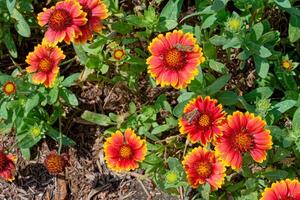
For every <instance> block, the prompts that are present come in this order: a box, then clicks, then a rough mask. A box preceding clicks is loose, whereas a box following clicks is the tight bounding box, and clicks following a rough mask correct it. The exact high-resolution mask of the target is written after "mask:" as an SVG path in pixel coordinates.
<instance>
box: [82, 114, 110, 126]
mask: <svg viewBox="0 0 300 200" xmlns="http://www.w3.org/2000/svg"><path fill="white" fill-rule="evenodd" d="M81 118H82V119H84V120H86V121H89V122H92V123H95V124H98V125H100V126H109V125H114V124H115V123H114V122H112V121H111V119H110V118H109V117H108V116H106V115H103V114H100V113H94V112H91V111H88V110H86V111H84V113H83V114H82V115H81Z"/></svg>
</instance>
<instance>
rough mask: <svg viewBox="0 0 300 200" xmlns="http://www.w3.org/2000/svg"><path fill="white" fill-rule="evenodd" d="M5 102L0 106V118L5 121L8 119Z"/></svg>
mask: <svg viewBox="0 0 300 200" xmlns="http://www.w3.org/2000/svg"><path fill="white" fill-rule="evenodd" d="M6 104H7V102H6V101H4V102H3V103H2V104H1V106H0V118H3V119H7V118H8V112H7V105H6Z"/></svg>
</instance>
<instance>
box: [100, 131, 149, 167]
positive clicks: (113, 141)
mask: <svg viewBox="0 0 300 200" xmlns="http://www.w3.org/2000/svg"><path fill="white" fill-rule="evenodd" d="M146 152H147V146H146V140H142V139H140V137H138V136H137V135H136V134H135V132H134V131H133V130H132V129H130V128H127V129H126V130H125V132H124V135H123V133H121V132H120V131H117V132H116V133H114V134H112V136H111V137H109V138H107V140H106V141H105V143H104V153H105V160H106V163H107V166H108V167H109V168H110V169H112V170H114V171H129V170H133V169H136V168H138V167H139V162H142V161H143V160H144V159H145V155H146Z"/></svg>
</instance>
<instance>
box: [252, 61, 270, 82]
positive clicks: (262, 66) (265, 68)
mask: <svg viewBox="0 0 300 200" xmlns="http://www.w3.org/2000/svg"><path fill="white" fill-rule="evenodd" d="M254 61H255V67H256V70H257V74H258V75H259V76H260V77H261V78H266V77H267V75H268V72H269V67H270V65H269V63H268V61H267V60H266V59H263V58H261V57H259V56H254Z"/></svg>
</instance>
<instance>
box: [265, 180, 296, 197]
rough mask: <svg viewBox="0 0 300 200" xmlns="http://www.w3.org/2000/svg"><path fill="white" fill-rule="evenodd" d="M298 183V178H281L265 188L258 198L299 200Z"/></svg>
mask: <svg viewBox="0 0 300 200" xmlns="http://www.w3.org/2000/svg"><path fill="white" fill-rule="evenodd" d="M299 199H300V183H299V181H298V180H290V179H286V180H282V181H280V182H276V183H273V184H272V186H271V188H266V189H265V191H264V192H263V193H262V197H261V199H260V200H299Z"/></svg>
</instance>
